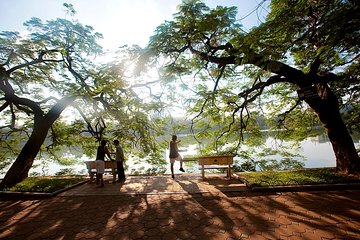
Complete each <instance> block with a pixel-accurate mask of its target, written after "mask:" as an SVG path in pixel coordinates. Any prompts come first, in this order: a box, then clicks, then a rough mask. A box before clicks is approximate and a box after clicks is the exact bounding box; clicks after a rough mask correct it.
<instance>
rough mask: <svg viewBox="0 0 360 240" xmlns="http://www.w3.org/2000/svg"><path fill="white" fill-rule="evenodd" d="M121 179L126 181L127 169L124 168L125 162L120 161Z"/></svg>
mask: <svg viewBox="0 0 360 240" xmlns="http://www.w3.org/2000/svg"><path fill="white" fill-rule="evenodd" d="M120 174H121V175H120V179H121V180H123V181H125V180H126V177H125V170H124V162H120Z"/></svg>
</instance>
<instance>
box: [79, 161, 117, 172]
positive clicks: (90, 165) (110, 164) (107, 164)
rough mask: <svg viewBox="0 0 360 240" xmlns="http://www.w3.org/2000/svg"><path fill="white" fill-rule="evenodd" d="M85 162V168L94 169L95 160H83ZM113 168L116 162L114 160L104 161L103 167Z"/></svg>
mask: <svg viewBox="0 0 360 240" xmlns="http://www.w3.org/2000/svg"><path fill="white" fill-rule="evenodd" d="M84 162H85V164H86V168H87V169H89V170H91V169H96V166H95V161H84ZM110 168H111V169H115V168H116V162H115V161H105V169H110Z"/></svg>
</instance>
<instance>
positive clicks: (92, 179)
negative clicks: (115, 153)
mask: <svg viewBox="0 0 360 240" xmlns="http://www.w3.org/2000/svg"><path fill="white" fill-rule="evenodd" d="M89 175H90V182H91V183H92V182H93V181H94V173H93V172H89Z"/></svg>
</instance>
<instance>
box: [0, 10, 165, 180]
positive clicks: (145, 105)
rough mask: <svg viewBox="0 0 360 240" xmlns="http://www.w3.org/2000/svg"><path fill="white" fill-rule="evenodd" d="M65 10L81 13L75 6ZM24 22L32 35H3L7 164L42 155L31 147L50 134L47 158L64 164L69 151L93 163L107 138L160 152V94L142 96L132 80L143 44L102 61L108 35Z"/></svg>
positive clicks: (77, 26) (1, 119)
mask: <svg viewBox="0 0 360 240" xmlns="http://www.w3.org/2000/svg"><path fill="white" fill-rule="evenodd" d="M64 6H65V7H66V8H67V10H68V12H69V13H70V14H72V15H73V14H75V13H76V11H75V10H74V9H73V6H72V5H71V4H64ZM24 25H25V26H26V27H27V28H28V32H27V33H26V34H20V33H18V32H8V31H3V32H1V33H0V104H1V105H0V140H1V141H0V146H1V148H0V149H1V150H0V161H1V163H2V165H5V163H13V162H14V160H15V158H16V157H19V156H21V154H20V153H21V151H24V152H27V154H29V155H31V156H32V157H35V156H36V155H37V153H38V150H37V149H36V148H33V149H30V151H35V152H34V153H32V152H31V153H30V152H29V150H26V149H24V148H23V147H24V146H25V143H26V142H27V141H28V140H31V139H33V138H32V136H33V135H36V134H40V132H41V131H42V130H44V131H46V132H45V133H43V135H45V136H46V138H45V140H44V144H43V145H42V146H41V148H39V153H40V155H39V156H40V157H43V158H51V159H54V160H56V161H58V162H59V163H64V160H63V159H62V158H63V151H64V150H67V151H71V152H74V154H75V158H76V156H79V154H82V153H85V154H86V155H88V156H89V157H91V158H93V157H94V154H95V152H96V147H97V145H98V142H99V141H100V140H101V139H104V138H107V139H109V140H112V139H115V138H119V140H121V143H122V145H124V148H125V151H128V152H130V150H131V149H137V150H138V152H142V154H148V153H150V152H152V151H157V148H158V145H157V143H156V139H155V137H156V136H157V134H158V133H160V132H161V126H160V122H157V120H156V116H155V114H153V113H154V112H155V111H161V109H162V108H163V105H162V103H161V102H160V101H158V100H156V101H153V99H152V96H149V97H148V98H146V99H145V98H140V97H139V96H138V93H137V92H136V91H135V90H136V86H133V85H130V84H129V81H128V79H127V77H126V74H127V73H128V70H127V69H128V66H127V64H126V63H128V62H131V61H133V60H134V59H136V58H137V57H138V55H139V54H138V50H139V48H138V47H136V46H133V47H124V48H123V49H121V51H120V52H118V57H117V58H116V59H115V60H114V61H113V62H108V63H101V62H100V59H99V57H103V52H102V48H101V46H100V45H99V44H98V40H99V39H100V38H102V35H101V34H100V33H97V32H95V31H94V29H93V28H92V27H91V26H88V25H82V24H81V23H79V22H78V21H76V20H74V21H69V20H66V19H56V20H49V21H46V22H43V21H42V20H40V19H38V18H32V19H30V20H29V21H27V22H25V23H24ZM133 81H135V80H134V79H133ZM142 94H143V93H142ZM65 109H67V111H65ZM62 116H63V117H62ZM35 129H40V130H41V131H40V130H35ZM47 129H49V131H48V133H47ZM34 139H38V138H34ZM36 141H40V144H42V142H41V141H42V140H36ZM31 144H32V145H33V146H34V143H31ZM36 145H38V143H37V142H36ZM35 149H36V150H35ZM65 158H66V157H65ZM19 161H24V160H19ZM29 164H30V163H29ZM29 164H27V165H29ZM30 165H31V164H30ZM4 167H6V166H4ZM24 171H27V170H24ZM25 174H26V173H25ZM22 175H24V174H22Z"/></svg>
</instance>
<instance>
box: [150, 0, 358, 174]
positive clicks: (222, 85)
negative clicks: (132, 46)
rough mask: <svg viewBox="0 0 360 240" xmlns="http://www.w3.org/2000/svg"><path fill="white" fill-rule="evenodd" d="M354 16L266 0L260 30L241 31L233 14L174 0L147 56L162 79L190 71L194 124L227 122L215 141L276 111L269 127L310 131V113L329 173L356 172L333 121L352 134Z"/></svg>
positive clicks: (312, 4)
mask: <svg viewBox="0 0 360 240" xmlns="http://www.w3.org/2000/svg"><path fill="white" fill-rule="evenodd" d="M359 8H360V7H359V4H356V2H355V1H349V0H345V1H340V0H319V1H310V0H309V1H293V0H284V1H277V0H273V1H271V4H270V9H271V11H270V12H269V14H268V16H267V19H266V22H264V23H262V24H261V25H259V26H258V27H255V28H253V29H251V31H249V32H245V31H244V30H242V28H241V25H240V23H239V22H238V21H237V20H236V13H237V12H236V8H235V7H221V6H218V7H216V8H214V9H210V8H209V7H207V6H206V5H205V4H204V3H202V2H201V1H197V0H189V1H183V3H182V4H181V5H180V6H179V8H178V9H179V11H178V12H177V13H176V14H174V19H173V20H172V21H167V22H165V23H163V24H161V25H160V26H159V27H157V29H156V32H155V34H154V35H153V36H152V37H151V39H150V42H149V45H148V48H147V53H146V54H147V56H148V57H149V58H150V59H151V57H154V56H155V58H153V59H161V58H159V57H160V56H162V57H163V58H165V59H166V61H167V62H166V64H165V67H164V69H165V72H166V74H167V75H168V76H172V75H174V74H176V75H178V76H184V75H186V76H191V74H192V73H195V74H193V78H192V79H191V81H196V83H197V84H196V86H195V87H194V88H193V89H195V92H196V97H194V98H193V99H190V100H192V102H193V103H194V105H193V110H196V111H197V112H198V114H197V115H196V116H195V117H194V118H193V120H196V119H197V118H199V117H200V116H204V118H205V119H206V120H207V122H209V119H211V120H212V121H215V122H216V123H218V124H220V123H226V124H222V125H225V126H224V127H222V129H221V130H222V132H221V134H220V135H219V137H218V139H221V138H224V137H225V136H226V135H227V133H230V132H233V131H236V132H240V136H241V137H242V136H243V134H242V133H243V131H244V130H247V131H249V132H250V131H251V130H255V127H254V126H256V121H254V119H256V117H257V116H258V115H259V114H261V113H263V114H268V115H269V114H271V113H274V110H276V114H277V121H273V123H275V124H276V125H279V124H280V125H282V126H283V127H285V128H286V127H287V128H291V127H292V128H294V127H295V128H296V127H297V128H300V126H305V125H306V124H308V125H307V126H309V123H311V124H313V123H314V122H313V117H312V115H313V113H315V114H316V116H317V117H318V119H319V121H320V122H321V123H322V125H323V126H324V128H325V129H326V132H327V135H328V137H329V140H330V142H331V144H332V147H333V150H334V153H335V156H336V164H337V170H338V171H341V172H345V173H353V174H359V173H360V159H359V156H358V154H357V152H356V149H355V147H354V143H353V140H352V138H351V135H350V134H349V131H348V129H347V127H346V125H345V123H344V121H343V119H342V115H341V113H340V109H347V110H346V111H343V110H342V111H343V112H344V113H345V114H348V115H349V116H351V117H352V119H351V118H347V120H350V119H351V121H352V123H356V124H355V126H353V127H354V128H358V126H359V124H358V123H359V108H358V106H359V82H360V81H359V75H358V72H359V43H358V41H357V39H359V29H360V21H359V19H360V18H359V17H360V16H359V13H360V11H359V10H360V9H359ZM182 79H184V78H182ZM210 84H212V86H213V87H212V89H210V86H211V85H210ZM185 85H186V84H185ZM199 100H201V101H199ZM345 101H346V104H344V102H345ZM304 102H305V103H306V104H304ZM343 106H346V108H341V107H343ZM284 109H286V111H284ZM279 111H282V112H281V113H280V114H279ZM345 114H344V116H345ZM304 117H306V121H303V120H304ZM297 118H298V119H299V118H301V121H302V122H301V121H299V120H297ZM203 129H204V130H206V128H205V127H204V126H203ZM203 134H207V133H206V131H204V132H203ZM223 142H226V141H223Z"/></svg>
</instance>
